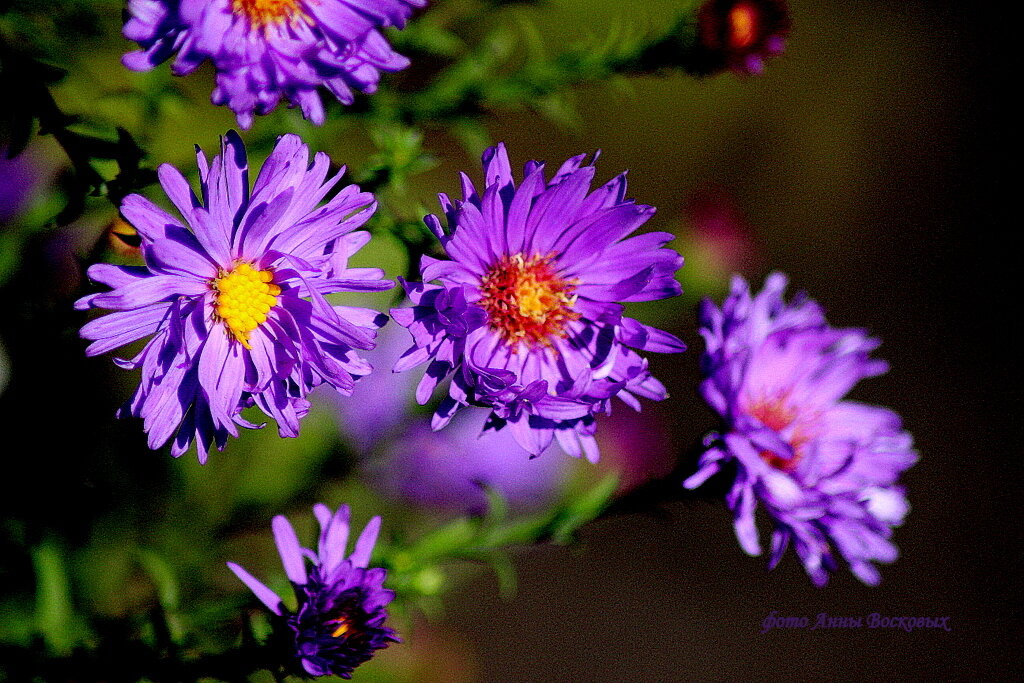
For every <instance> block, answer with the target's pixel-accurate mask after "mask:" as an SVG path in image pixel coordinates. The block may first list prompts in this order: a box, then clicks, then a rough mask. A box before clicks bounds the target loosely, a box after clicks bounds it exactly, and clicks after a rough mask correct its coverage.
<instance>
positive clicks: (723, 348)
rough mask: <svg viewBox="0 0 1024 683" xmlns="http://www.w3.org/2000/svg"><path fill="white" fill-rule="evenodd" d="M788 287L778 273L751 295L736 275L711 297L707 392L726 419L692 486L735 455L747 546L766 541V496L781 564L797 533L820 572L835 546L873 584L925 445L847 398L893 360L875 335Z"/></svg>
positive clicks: (705, 317)
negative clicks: (720, 300) (908, 473)
mask: <svg viewBox="0 0 1024 683" xmlns="http://www.w3.org/2000/svg"><path fill="white" fill-rule="evenodd" d="M785 287H786V278H785V277H784V276H783V275H781V274H779V273H776V274H773V275H772V276H770V277H769V278H768V280H767V281H766V283H765V286H764V289H763V290H762V291H761V292H760V293H759V294H757V295H756V296H752V295H751V293H750V291H749V289H748V286H747V283H746V282H745V281H744V280H742V279H741V278H739V277H737V278H735V279H734V280H733V283H732V291H731V293H730V295H729V297H728V298H727V299H726V301H725V303H724V304H723V306H722V308H721V309H719V308H718V307H716V306H715V305H714V304H713V303H711V302H710V301H705V302H704V306H703V309H702V311H701V317H702V321H701V326H702V327H701V334H702V335H703V337H704V339H705V341H706V344H707V350H706V352H705V353H704V356H703V358H702V365H703V372H704V376H705V379H704V381H703V382H702V384H701V393H702V394H703V396H704V398H705V400H706V401H707V402H708V404H709V405H710V406H711V407H712V408H713V409H714V410H715V411H716V412H717V413H718V414H719V415H720V416H721V417H722V420H723V422H724V429H723V432H722V434H721V435H720V437H719V438H718V439H717V440H716V441H715V442H714V443H713V445H712V446H711V447H710V448H709V449H708V450H707V451H706V452H705V453H704V454H703V456H702V457H701V459H700V467H699V470H698V471H697V472H696V473H695V474H694V475H693V476H691V477H690V478H689V479H688V480H687V481H686V482H685V486H687V487H688V488H695V487H697V486H699V485H700V484H701V483H702V482H703V481H705V480H706V479H707V478H708V477H710V476H711V475H713V474H714V473H716V472H718V471H719V470H720V468H721V467H722V465H723V464H724V463H726V462H735V463H736V479H735V482H734V483H733V486H732V490H731V491H730V493H729V495H728V496H727V498H726V502H727V503H728V505H729V507H730V508H731V509H732V511H733V514H734V515H735V527H736V536H737V538H738V539H739V542H740V545H741V546H742V547H743V549H744V550H745V551H746V552H747V553H748V554H750V555H759V554H760V553H761V544H760V541H759V539H758V533H757V529H756V527H755V525H754V509H755V507H756V506H757V504H758V502H760V503H761V504H762V505H764V507H765V509H766V510H767V511H768V514H769V515H770V517H771V519H772V524H773V531H772V537H771V560H770V565H771V566H772V567H774V566H775V565H776V564H777V563H778V562H779V560H780V559H781V557H782V555H783V553H784V552H785V550H786V547H787V545H788V544H789V542H790V541H792V542H793V544H794V546H795V547H796V552H797V555H798V556H799V557H800V560H801V561H802V562H803V565H804V567H805V568H806V570H807V573H808V574H809V575H810V577H811V579H812V580H813V581H814V583H815V584H818V585H823V584H824V583H825V582H826V581H827V580H828V571H829V570H834V569H835V568H836V559H837V553H836V551H838V556H841V557H842V558H843V559H844V560H846V562H847V563H848V564H849V565H850V568H851V570H852V571H853V572H854V574H856V576H857V577H858V578H859V579H860V580H861V581H863V582H864V583H867V584H870V585H875V584H877V583H878V581H879V574H878V570H877V569H876V568H875V567H874V565H873V564H872V562H891V561H893V560H895V559H896V557H897V554H898V552H897V550H896V547H895V546H894V545H893V544H892V542H891V541H890V540H889V539H890V537H891V535H892V527H894V526H898V525H899V524H901V523H902V521H903V517H904V515H905V514H906V513H907V510H908V508H909V506H908V504H907V501H906V498H905V497H904V495H903V489H902V488H901V487H900V486H898V485H897V483H896V482H897V479H898V478H899V475H900V473H902V472H903V471H904V470H905V469H907V468H908V467H910V466H911V465H913V464H914V462H915V461H916V459H917V454H916V453H915V452H914V450H913V449H912V444H911V438H910V435H909V434H907V433H906V432H904V431H903V430H902V428H901V425H900V419H899V416H897V415H896V414H895V413H893V412H892V411H890V410H887V409H885V408H880V407H876V406H870V405H863V404H860V403H855V402H853V401H847V400H842V398H843V396H844V395H845V394H846V393H847V392H848V391H849V390H850V389H851V388H852V387H853V386H854V385H855V384H856V383H857V382H858V381H860V380H861V379H863V378H865V377H871V376H874V375H878V374H881V373H883V372H885V371H886V369H887V366H886V364H885V363H884V362H882V361H879V360H875V359H872V358H870V354H871V352H872V351H873V350H874V349H875V348H876V347H877V346H878V341H877V340H875V339H872V338H871V337H869V336H868V335H867V334H866V333H865V332H864V331H863V330H859V329H837V328H834V327H831V326H829V325H828V323H827V322H826V321H825V318H824V315H823V314H822V311H821V309H820V307H819V306H818V305H817V304H815V303H814V302H813V301H811V300H809V299H807V298H804V297H799V298H797V299H796V300H795V301H793V302H792V303H788V304H787V303H786V302H785V301H784V300H783V292H784V290H785Z"/></svg>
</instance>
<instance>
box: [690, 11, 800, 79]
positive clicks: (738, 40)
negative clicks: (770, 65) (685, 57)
mask: <svg viewBox="0 0 1024 683" xmlns="http://www.w3.org/2000/svg"><path fill="white" fill-rule="evenodd" d="M789 28H790V21H789V10H788V8H787V7H786V3H785V2H783V0H707V2H705V3H704V4H703V5H701V6H700V8H699V9H698V10H697V36H696V44H695V45H694V48H693V53H692V55H691V56H690V62H691V63H690V65H689V68H690V69H691V70H693V71H695V72H697V73H700V74H711V73H715V72H718V71H723V70H725V69H731V70H732V71H734V72H736V73H739V74H743V75H748V76H750V75H756V74H759V73H761V72H762V71H764V61H765V60H766V59H767V58H769V57H774V56H776V55H779V54H781V53H782V51H783V49H784V48H785V46H786V38H787V36H788V35H789Z"/></svg>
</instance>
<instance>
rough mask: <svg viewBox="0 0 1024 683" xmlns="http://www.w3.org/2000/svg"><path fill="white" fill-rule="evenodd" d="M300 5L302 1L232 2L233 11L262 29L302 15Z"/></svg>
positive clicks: (235, 0) (251, 0)
mask: <svg viewBox="0 0 1024 683" xmlns="http://www.w3.org/2000/svg"><path fill="white" fill-rule="evenodd" d="M299 4H300V0H231V9H232V11H233V12H234V13H235V14H244V15H245V16H247V17H248V18H249V23H250V24H251V25H252V26H254V27H257V28H262V27H264V26H267V25H268V24H273V23H278V22H282V21H285V20H287V19H290V18H292V16H294V15H301V14H302V8H301V7H299Z"/></svg>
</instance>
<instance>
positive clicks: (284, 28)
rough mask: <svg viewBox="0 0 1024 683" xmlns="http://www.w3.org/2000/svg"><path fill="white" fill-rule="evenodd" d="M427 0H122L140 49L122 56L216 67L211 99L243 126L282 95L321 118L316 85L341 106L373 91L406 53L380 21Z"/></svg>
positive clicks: (404, 14)
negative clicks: (389, 38) (383, 31)
mask: <svg viewBox="0 0 1024 683" xmlns="http://www.w3.org/2000/svg"><path fill="white" fill-rule="evenodd" d="M425 4H426V0H129V2H128V11H129V13H130V15H131V18H130V19H129V21H128V22H127V23H126V24H125V27H124V35H125V37H126V38H128V39H129V40H133V41H135V42H137V43H138V44H139V45H140V46H141V48H142V49H141V50H138V51H135V52H131V53H129V54H127V55H125V57H124V64H125V66H127V67H128V68H129V69H132V70H134V71H148V70H149V69H152V68H153V67H155V66H156V65H158V64H160V63H161V62H163V61H165V60H166V59H168V58H170V57H171V56H172V55H174V54H175V53H177V55H176V56H175V58H174V62H173V63H172V65H171V70H172V71H173V72H174V73H175V74H176V75H179V76H183V75H186V74H188V73H191V72H192V71H194V70H195V69H196V68H197V67H198V66H199V65H200V64H202V63H203V62H204V61H205V60H207V59H209V60H210V61H211V62H213V66H214V68H215V69H216V71H217V76H216V87H215V88H214V91H213V97H212V99H213V103H214V104H226V105H227V106H228V107H229V108H230V109H231V110H232V111H233V112H234V113H235V114H236V116H237V117H238V125H240V126H241V127H242V128H249V126H251V125H252V121H253V114H266V113H268V112H270V111H271V110H273V109H274V108H275V107H276V106H277V104H278V102H279V101H280V100H281V98H282V97H284V98H285V99H287V100H288V101H289V102H291V104H292V105H293V106H298V107H299V108H300V109H302V113H303V115H304V116H305V117H306V118H307V119H309V120H311V121H313V123H316V124H317V125H320V124H322V123H323V122H324V106H323V102H322V101H321V99H320V95H319V94H318V93H317V88H318V87H320V86H323V87H324V88H326V89H327V90H328V91H330V93H331V94H332V95H334V96H335V97H337V98H338V100H340V101H341V102H342V103H343V104H351V103H352V101H353V97H354V95H353V91H354V90H358V91H361V92H365V93H372V92H374V91H375V90H376V89H377V82H378V80H379V79H380V72H381V71H399V70H401V69H404V68H405V67H406V66H408V65H409V60H407V59H406V58H405V57H403V56H401V55H399V54H397V53H396V52H395V51H394V50H392V49H391V46H390V45H389V44H388V42H387V40H386V39H385V38H384V36H383V35H382V34H381V33H380V30H379V29H380V28H382V27H385V26H397V27H399V28H401V27H402V26H404V25H405V22H406V20H407V19H408V18H409V15H410V14H411V13H412V11H413V8H415V7H422V6H424V5H425Z"/></svg>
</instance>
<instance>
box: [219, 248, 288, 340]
mask: <svg viewBox="0 0 1024 683" xmlns="http://www.w3.org/2000/svg"><path fill="white" fill-rule="evenodd" d="M212 286H213V289H214V290H216V292H217V303H216V309H215V312H216V315H217V317H218V318H220V319H221V321H223V322H224V324H225V325H226V326H227V328H228V332H230V333H231V334H232V335H233V336H234V337H235V339H237V340H238V341H240V342H241V343H242V345H243V346H244V347H245V348H247V349H251V348H252V347H251V346H249V333H250V332H252V331H253V330H255V329H256V328H257V327H259V326H260V325H261V324H263V322H264V321H266V319H267V312H268V311H270V309H271V308H273V307H274V306H276V305H277V303H278V301H277V296H278V294H280V293H281V288H280V287H278V286H277V285H275V284H274V272H273V271H271V270H255V269H254V268H253V267H252V266H251V265H250V264H248V263H240V264H238V265H237V266H236V267H235V269H234V270H232V271H231V272H230V273H224V274H223V275H221V276H220V277H218V278H217V279H216V280H214V281H213V284H212Z"/></svg>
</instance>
